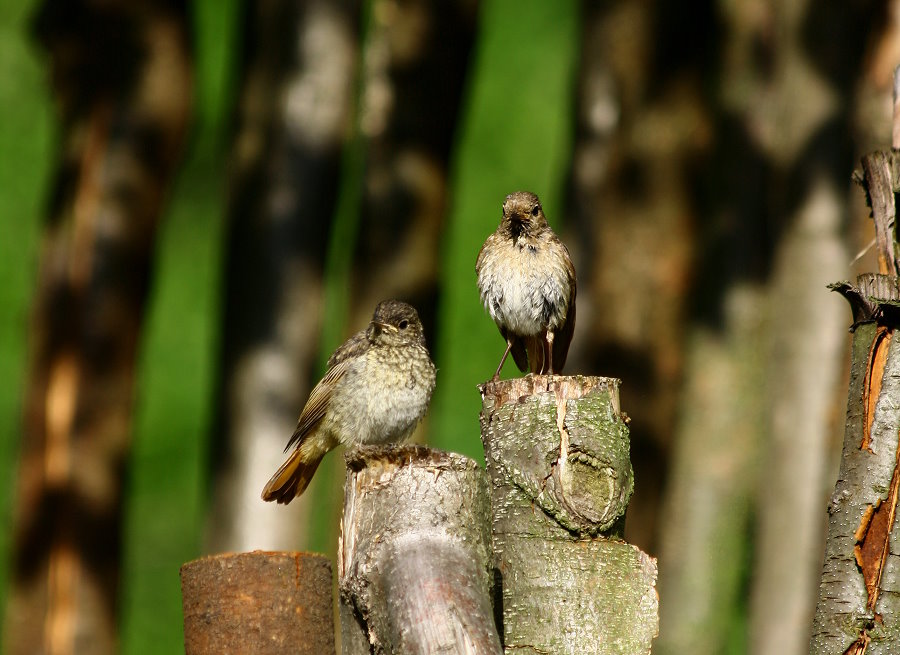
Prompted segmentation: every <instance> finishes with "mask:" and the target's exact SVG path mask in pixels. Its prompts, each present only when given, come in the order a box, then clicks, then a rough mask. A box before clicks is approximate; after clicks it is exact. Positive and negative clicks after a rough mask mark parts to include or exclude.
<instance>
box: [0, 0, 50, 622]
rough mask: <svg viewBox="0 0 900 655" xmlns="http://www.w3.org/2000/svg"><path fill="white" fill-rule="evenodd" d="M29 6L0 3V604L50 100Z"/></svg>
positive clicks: (19, 1) (8, 0) (18, 1)
mask: <svg viewBox="0 0 900 655" xmlns="http://www.w3.org/2000/svg"><path fill="white" fill-rule="evenodd" d="M31 4H32V3H31V2H29V1H28V0H4V2H2V3H0V107H2V108H3V120H0V153H2V156H0V189H2V193H0V371H2V372H3V374H2V375H0V481H2V483H0V522H2V528H0V608H2V607H3V600H4V599H5V597H6V591H7V583H8V579H9V575H8V571H9V566H8V563H9V556H10V546H11V543H10V537H11V536H12V534H11V530H10V529H9V526H10V525H11V522H12V507H13V495H14V489H15V482H16V479H17V475H16V463H17V459H18V458H17V455H18V446H19V436H20V434H21V425H22V413H21V403H22V397H23V391H24V382H23V381H24V373H25V360H26V353H27V347H26V334H27V328H28V314H29V307H30V298H31V292H32V289H33V288H34V283H35V279H36V273H37V249H38V242H39V236H40V225H41V223H40V217H41V212H42V209H43V205H44V196H43V194H44V190H45V187H46V177H47V171H48V169H49V160H50V157H51V153H52V143H51V136H52V129H51V116H50V102H49V98H48V97H47V91H46V86H45V84H44V77H43V73H42V71H41V62H40V61H39V60H38V59H37V58H36V57H35V56H34V55H35V53H34V47H33V46H32V44H30V43H29V39H28V37H27V25H28V19H29V16H30V14H29V11H30V9H31Z"/></svg>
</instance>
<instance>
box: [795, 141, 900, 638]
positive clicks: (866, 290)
mask: <svg viewBox="0 0 900 655" xmlns="http://www.w3.org/2000/svg"><path fill="white" fill-rule="evenodd" d="M895 167H896V164H895V162H894V158H893V155H891V154H887V153H882V152H876V153H872V154H870V155H867V156H866V157H864V158H863V172H864V173H863V175H862V176H861V177H860V180H861V181H862V184H863V186H864V188H865V190H866V194H867V196H868V200H869V206H870V207H871V208H872V215H873V218H874V220H875V237H876V242H877V252H878V253H879V257H878V260H879V269H880V270H881V271H888V272H890V274H888V275H884V274H865V275H860V276H859V278H858V279H857V285H856V287H852V286H851V285H849V284H846V283H844V284H838V285H834V288H835V289H836V290H837V291H839V292H841V293H842V294H843V295H844V296H845V297H846V298H847V300H848V301H850V304H851V307H852V308H853V317H854V328H855V329H854V333H853V346H852V353H851V363H850V364H851V370H850V389H849V393H848V398H847V419H846V424H845V428H844V447H843V452H842V458H841V468H840V474H839V477H838V481H837V483H836V484H835V488H834V494H833V495H832V498H831V502H830V504H829V507H828V514H829V519H828V538H827V541H826V544H825V562H824V564H823V567H822V580H821V585H820V587H819V600H818V605H817V608H816V615H815V620H814V623H813V632H812V638H811V642H810V653H811V654H812V655H826V654H828V655H830V654H832V653H835V654H836V653H853V654H861V653H866V654H867V655H873V654H877V655H880V654H882V653H883V654H885V655H886V654H888V653H897V652H900V597H898V595H897V593H896V590H897V589H898V587H900V554H898V553H897V550H896V545H895V544H896V543H898V541H897V540H898V539H900V517H898V516H897V511H896V510H897V501H898V496H900V439H898V436H900V407H898V403H897V398H898V397H900V339H894V338H893V336H894V332H895V330H896V328H897V326H898V322H900V317H898V314H897V305H898V304H900V286H898V278H897V276H896V275H895V274H894V273H895V272H896V271H897V270H898V269H897V255H896V242H895V238H894V229H893V220H894V215H895V196H894V194H895V192H896V188H895V187H894V186H893V182H892V180H893V179H896V175H894V174H892V171H893V170H894V169H895ZM892 544H894V546H893V547H892Z"/></svg>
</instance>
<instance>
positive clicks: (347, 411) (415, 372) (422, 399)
mask: <svg viewBox="0 0 900 655" xmlns="http://www.w3.org/2000/svg"><path fill="white" fill-rule="evenodd" d="M326 369H327V370H326V372H325V376H324V377H323V378H322V379H321V380H320V381H319V383H318V384H317V385H316V386H315V387H314V388H313V390H312V392H311V393H310V394H309V399H308V400H307V401H306V405H305V406H304V408H303V411H302V412H300V418H299V420H298V421H297V427H296V429H295V430H294V433H293V434H292V435H291V438H290V440H289V441H288V443H287V446H286V447H285V449H284V450H285V452H287V451H288V450H290V449H291V448H293V450H291V454H290V455H289V456H288V458H287V460H285V462H284V464H282V465H281V467H280V468H279V469H278V470H277V471H276V472H275V474H274V475H273V476H272V477H271V479H270V480H269V482H268V483H267V484H266V486H265V488H264V489H263V491H262V499H263V500H265V501H273V500H274V501H277V502H278V503H282V504H287V503H289V502H291V501H292V500H293V499H294V498H296V497H297V496H299V495H300V494H302V493H303V492H304V491H305V490H306V487H307V485H308V484H309V482H310V480H311V479H312V477H313V474H314V473H315V472H316V468H317V467H318V466H319V462H321V461H322V458H323V457H324V456H325V455H326V454H327V453H328V452H329V451H330V450H332V449H334V448H336V447H337V446H338V445H339V444H344V445H347V446H356V445H361V444H370V445H371V444H386V443H396V442H402V441H405V440H406V439H408V438H409V436H410V434H412V431H413V429H414V428H415V427H416V424H417V423H418V422H419V421H420V420H421V419H422V417H423V416H424V415H425V412H426V411H427V409H428V404H429V402H430V401H431V394H432V392H433V391H434V386H435V367H434V363H433V362H432V361H431V356H430V355H429V354H428V349H427V347H426V345H425V333H424V330H423V328H422V323H421V321H420V320H419V314H418V313H417V312H416V310H415V308H414V307H412V306H411V305H408V304H407V303H405V302H401V301H399V300H385V301H382V302H380V303H379V304H378V306H377V307H376V308H375V312H374V313H373V315H372V320H371V322H370V323H369V325H368V327H367V328H366V329H365V330H361V331H360V332H357V333H356V334H354V335H353V336H352V337H350V338H349V339H347V341H345V342H344V343H343V344H342V345H341V346H340V347H339V348H338V349H337V350H336V351H335V352H334V353H333V354H332V355H331V357H330V358H329V359H328V363H327V365H326Z"/></svg>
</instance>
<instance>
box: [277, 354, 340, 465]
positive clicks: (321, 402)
mask: <svg viewBox="0 0 900 655" xmlns="http://www.w3.org/2000/svg"><path fill="white" fill-rule="evenodd" d="M345 345H346V344H345ZM336 354H337V353H335V355H336ZM335 355H332V358H334V356H335ZM349 366H350V356H349V355H348V356H345V357H344V359H341V360H340V361H338V362H337V364H335V365H334V366H333V367H332V368H330V369H328V372H327V373H325V377H323V378H322V379H321V380H319V384H317V385H316V386H315V387H314V388H313V390H312V393H310V394H309V399H308V400H307V401H306V405H305V406H304V407H303V411H302V412H300V418H299V419H298V420H297V427H296V428H295V429H294V434H292V435H291V438H290V440H289V441H288V443H287V446H285V447H284V451H285V452H287V451H288V450H289V449H290V448H291V446H293V445H295V444H298V443H299V442H301V441H303V438H304V437H305V436H306V435H307V434H309V432H310V431H311V430H312V429H313V428H314V427H316V425H317V424H318V423H319V421H321V420H322V419H323V418H325V413H326V412H327V411H328V403H329V402H331V393H332V390H333V389H334V385H335V384H337V382H338V380H340V379H341V378H342V377H343V376H344V374H345V373H346V372H347V369H348V368H349Z"/></svg>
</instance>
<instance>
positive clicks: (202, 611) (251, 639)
mask: <svg viewBox="0 0 900 655" xmlns="http://www.w3.org/2000/svg"><path fill="white" fill-rule="evenodd" d="M181 589H182V601H183V605H184V647H185V653H186V654H187V655H220V654H221V653H254V655H282V654H283V653H296V654H297V655H329V654H331V655H334V652H335V650H334V612H333V609H332V599H331V592H332V585H331V563H330V562H329V561H328V558H327V557H325V556H323V555H315V554H311V553H268V552H261V551H255V552H252V553H239V554H233V553H229V554H224V555H214V556H212V557H204V558H202V559H198V560H194V561H193V562H188V563H187V564H185V565H184V566H182V567H181Z"/></svg>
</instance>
